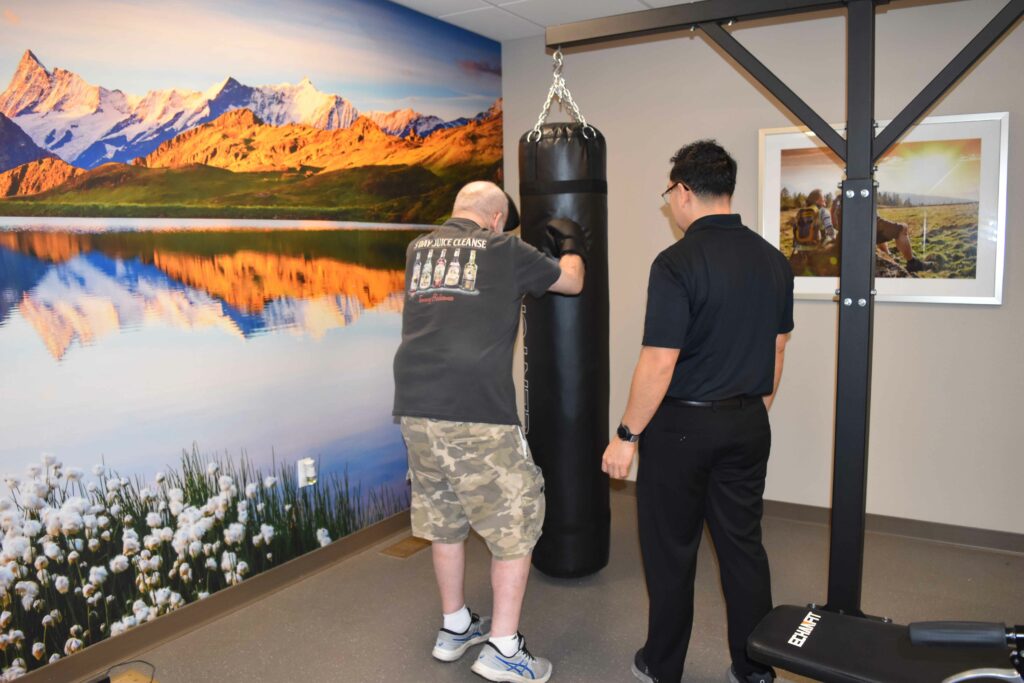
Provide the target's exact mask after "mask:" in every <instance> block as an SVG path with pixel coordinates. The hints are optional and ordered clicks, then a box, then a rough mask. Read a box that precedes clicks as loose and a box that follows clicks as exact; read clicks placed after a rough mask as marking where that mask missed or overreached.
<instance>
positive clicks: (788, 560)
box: [142, 493, 1024, 683]
mask: <svg viewBox="0 0 1024 683" xmlns="http://www.w3.org/2000/svg"><path fill="white" fill-rule="evenodd" d="M635 504H636V501H635V498H633V497H631V496H629V495H626V494H622V493H614V494H613V495H612V507H613V517H612V518H613V528H612V556H611V561H610V563H609V566H608V567H607V568H606V569H605V570H603V571H602V572H600V574H598V575H597V576H594V577H590V578H587V579H582V580H573V581H559V580H552V579H548V578H546V577H544V576H542V575H539V574H537V573H536V572H535V573H534V576H533V577H532V579H531V583H530V589H529V593H528V595H527V599H526V607H525V616H524V620H523V625H522V628H523V631H524V633H525V634H526V637H527V642H528V644H529V646H530V649H531V650H533V651H534V652H535V653H537V654H540V655H543V656H546V657H549V658H550V659H551V660H552V661H553V662H554V664H555V675H554V677H553V678H552V680H553V681H561V682H564V683H569V682H570V681H581V682H582V681H587V682H595V681H601V682H603V681H608V682H614V681H623V682H628V681H631V680H633V678H632V676H631V675H630V673H629V663H630V661H631V658H632V655H633V652H634V651H635V650H636V648H637V647H639V645H640V644H642V641H643V638H644V632H645V624H646V607H647V598H646V593H645V591H644V585H643V578H642V575H641V572H640V560H639V548H638V545H637V540H636V511H635ZM399 538H401V536H396V537H394V538H393V539H390V540H389V541H387V542H385V543H382V544H381V545H380V546H379V547H377V548H374V549H371V550H368V551H366V552H364V553H362V554H360V555H358V556H356V557H354V558H351V559H349V560H346V561H345V562H342V563H340V564H338V565H336V566H335V567H333V568H331V569H329V570H327V571H324V572H321V573H320V574H317V575H315V576H313V577H311V578H309V579H307V580H305V581H302V582H300V583H298V584H296V585H293V586H291V587H289V588H287V589H285V590H282V591H280V592H278V593H275V594H274V595H272V596H270V597H268V598H267V599H265V600H263V601H261V602H259V603H257V604H254V605H252V606H250V607H247V608H245V609H242V610H239V611H237V612H235V613H233V614H230V615H228V616H226V617H224V618H223V619H220V620H218V621H216V622H213V623H211V624H208V625H206V626H204V627H202V628H199V629H196V630H195V631H193V632H192V633H189V634H187V635H185V636H182V637H180V638H178V639H177V640H174V641H171V642H169V643H165V644H164V645H162V646H160V647H158V648H156V649H154V650H151V651H149V652H147V653H144V654H143V655H142V658H143V659H147V660H149V661H151V662H153V663H154V664H156V666H157V675H156V678H157V680H158V681H160V683H178V682H181V683H185V682H188V683H192V682H195V681H268V682H275V683H276V682H278V681H280V682H290V681H302V682H309V681H336V682H345V683H348V682H362V681H373V682H375V681H396V682H416V683H421V682H423V683H425V682H435V681H436V682H444V683H458V682H460V681H466V682H470V681H477V682H478V681H481V680H482V679H480V678H478V677H477V676H475V675H474V674H473V673H472V672H470V670H469V664H470V663H471V657H470V656H469V655H467V657H466V658H464V660H463V661H462V662H458V663H455V664H442V663H440V662H437V661H434V660H433V659H432V658H431V657H430V654H429V653H430V648H431V646H432V643H433V641H432V638H433V636H434V632H435V629H436V628H437V626H438V622H439V615H438V603H437V597H436V595H435V587H434V580H433V575H432V573H431V566H430V553H429V551H423V552H419V553H417V554H416V555H414V556H413V557H411V558H409V559H406V560H400V559H395V558H392V557H387V556H384V555H381V554H380V553H379V550H380V548H382V547H386V546H387V545H390V544H391V543H393V542H394V541H396V540H398V539H399ZM765 544H766V546H767V548H768V553H769V557H770V558H771V562H772V568H773V586H774V591H775V596H774V597H775V601H776V602H777V603H794V604H803V603H806V602H808V601H813V600H818V601H823V600H824V595H825V582H826V564H827V552H826V551H827V530H826V529H825V528H824V527H822V526H818V525H813V524H805V523H800V522H793V521H789V520H783V519H767V520H766V521H765ZM468 564H469V566H468V569H467V579H466V581H467V600H468V601H469V604H470V606H471V607H473V608H474V609H476V610H478V611H482V612H486V611H487V610H488V608H489V589H488V574H487V551H486V547H485V546H484V545H483V543H482V542H480V541H479V540H478V539H476V540H474V541H472V542H471V543H470V548H469V563H468ZM716 571H717V570H716V566H715V559H714V555H713V553H712V552H711V550H710V547H709V544H708V543H707V542H705V543H704V545H703V547H702V550H701V555H700V565H699V569H698V572H697V598H696V605H695V610H696V618H695V622H694V633H693V639H692V641H691V645H690V654H689V657H688V659H687V671H686V678H685V680H686V681H694V682H696V681H716V682H718V681H722V680H723V679H724V672H725V669H726V667H727V665H728V659H727V655H726V646H725V623H724V606H723V601H722V597H721V591H720V589H719V584H718V578H717V574H716ZM1022 577H1024V556H1021V555H1012V554H1000V553H993V552H984V551H978V550H972V549H967V548H962V547H958V546H950V545H943V544H937V543H931V542H925V541H916V540H910V539H906V538H900V537H895V536H884V535H878V534H869V535H868V538H867V540H866V558H865V585H864V599H863V606H864V609H865V611H866V612H868V613H871V614H877V615H884V616H888V617H892V618H893V619H895V620H896V621H901V622H907V621H913V620H921V619H942V618H958V619H978V620H992V621H1005V622H1010V623H1012V622H1015V621H1016V622H1019V621H1021V620H1022V619H1024V582H1022V581H1021V578H1022ZM788 678H790V679H791V680H803V679H799V678H796V677H793V676H789V677H788Z"/></svg>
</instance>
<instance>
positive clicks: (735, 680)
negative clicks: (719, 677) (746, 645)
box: [727, 666, 781, 683]
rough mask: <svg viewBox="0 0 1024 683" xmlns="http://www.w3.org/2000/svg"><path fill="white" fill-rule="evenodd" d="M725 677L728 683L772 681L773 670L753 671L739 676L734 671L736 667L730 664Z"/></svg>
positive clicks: (768, 682)
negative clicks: (741, 676)
mask: <svg viewBox="0 0 1024 683" xmlns="http://www.w3.org/2000/svg"><path fill="white" fill-rule="evenodd" d="M727 678H728V681H729V683H773V682H774V681H775V672H773V671H766V672H764V673H753V674H748V675H747V676H744V677H743V678H740V676H739V674H737V673H736V669H734V668H733V667H731V666H730V667H729V673H728V674H727ZM780 683H781V681H780Z"/></svg>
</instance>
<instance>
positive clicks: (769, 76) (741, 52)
mask: <svg viewBox="0 0 1024 683" xmlns="http://www.w3.org/2000/svg"><path fill="white" fill-rule="evenodd" d="M1022 1H1024V0H1022ZM700 28H701V30H702V31H704V33H706V34H707V36H708V38H710V39H711V40H713V41H714V42H715V44H716V45H718V46H719V47H720V48H722V49H723V50H725V51H726V52H727V53H729V56H730V57H732V58H733V59H735V60H736V61H737V62H738V63H739V65H740V66H742V67H743V68H744V69H746V71H747V73H749V74H750V75H751V76H753V77H754V78H755V79H756V80H757V82H758V83H760V84H761V85H763V86H764V87H765V88H767V89H768V90H769V91H770V92H771V94H772V95H774V96H775V97H776V98H777V99H778V100H779V102H781V103H782V104H783V105H784V106H785V107H786V108H787V109H789V110H790V111H791V112H793V113H794V114H795V115H796V117H797V118H798V119H800V120H801V121H802V122H803V123H804V125H806V126H807V127H808V128H810V129H811V130H812V131H814V134H815V135H817V136H818V139H819V140H821V141H822V142H824V143H825V144H826V145H828V146H829V148H830V149H831V150H832V151H833V152H835V153H836V155H837V156H838V157H839V158H840V159H843V160H844V161H845V160H846V140H844V139H843V136H842V135H840V134H839V133H837V132H836V130H835V129H834V128H833V127H832V126H830V125H829V124H828V122H827V121H826V120H825V119H823V118H821V116H819V115H818V112H816V111H814V110H813V109H811V107H810V106H809V105H808V104H807V103H806V102H804V101H803V100H802V99H800V97H799V96H798V95H797V94H796V93H795V92H793V91H792V90H790V89H789V87H787V86H786V84H785V83H783V82H782V81H781V80H780V79H779V77H778V76H776V75H775V74H773V73H772V72H771V69H769V68H768V67H766V66H765V65H764V64H762V63H761V62H760V60H758V59H757V57H755V56H754V55H753V54H751V53H750V51H749V50H747V48H745V47H743V45H741V44H740V42H739V41H738V40H736V39H735V38H734V37H733V36H732V35H731V34H730V33H729V32H728V31H726V30H725V29H724V28H722V27H721V26H719V25H718V24H717V23H714V22H710V23H704V24H701V25H700Z"/></svg>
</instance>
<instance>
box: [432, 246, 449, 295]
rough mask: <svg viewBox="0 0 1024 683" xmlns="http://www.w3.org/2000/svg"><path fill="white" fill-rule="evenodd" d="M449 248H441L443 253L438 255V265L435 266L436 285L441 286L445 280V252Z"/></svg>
mask: <svg viewBox="0 0 1024 683" xmlns="http://www.w3.org/2000/svg"><path fill="white" fill-rule="evenodd" d="M446 251H448V250H447V249H442V250H441V255H440V256H438V257H437V265H436V266H434V287H440V286H441V283H442V282H443V281H444V267H445V264H446V261H445V260H444V253H445V252H446Z"/></svg>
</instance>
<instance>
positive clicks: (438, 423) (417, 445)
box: [402, 417, 544, 560]
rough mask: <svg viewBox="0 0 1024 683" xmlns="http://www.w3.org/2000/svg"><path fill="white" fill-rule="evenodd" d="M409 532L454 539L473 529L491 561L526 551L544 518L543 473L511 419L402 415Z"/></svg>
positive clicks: (447, 540)
mask: <svg viewBox="0 0 1024 683" xmlns="http://www.w3.org/2000/svg"><path fill="white" fill-rule="evenodd" d="M402 436H403V437H404V438H405V445H406V447H407V448H408V450H409V472H410V477H411V480H412V531H413V534H414V535H415V536H418V537H420V538H425V539H427V540H430V541H437V542H439V543H458V542H460V541H462V540H464V539H465V538H466V536H468V535H469V530H470V527H472V528H473V530H475V531H476V532H477V533H478V534H480V536H481V537H483V539H484V541H486V543H487V547H488V548H490V551H491V554H492V555H493V556H494V557H495V558H497V559H499V560H513V559H517V558H520V557H525V556H526V555H529V554H530V552H532V551H533V547H534V546H535V545H537V539H539V538H540V532H541V526H542V525H543V524H544V477H543V475H542V474H541V471H540V468H539V467H537V466H536V465H535V464H533V458H532V457H531V456H530V449H529V446H527V444H526V439H525V438H523V432H522V430H521V429H520V428H519V427H518V426H515V425H497V424H482V423H478V422H446V421H444V420H430V419H427V418H422V417H403V418H402Z"/></svg>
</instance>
